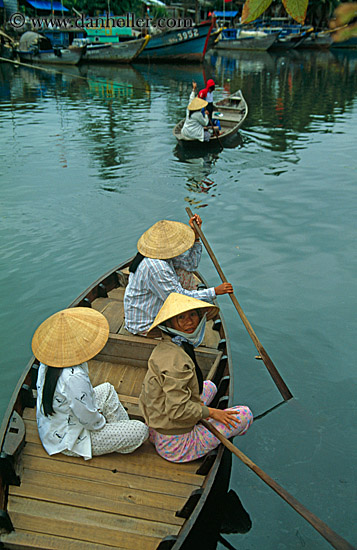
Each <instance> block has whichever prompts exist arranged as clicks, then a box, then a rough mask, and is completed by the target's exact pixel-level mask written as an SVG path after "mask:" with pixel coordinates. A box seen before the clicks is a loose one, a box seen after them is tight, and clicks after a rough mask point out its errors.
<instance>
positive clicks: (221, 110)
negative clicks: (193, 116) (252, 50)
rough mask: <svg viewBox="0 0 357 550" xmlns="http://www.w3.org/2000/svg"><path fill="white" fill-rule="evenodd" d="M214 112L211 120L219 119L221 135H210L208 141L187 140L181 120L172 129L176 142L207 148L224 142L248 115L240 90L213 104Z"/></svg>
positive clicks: (183, 121)
mask: <svg viewBox="0 0 357 550" xmlns="http://www.w3.org/2000/svg"><path fill="white" fill-rule="evenodd" d="M215 106H216V107H217V108H216V111H214V112H213V114H212V118H213V119H215V118H217V119H219V121H220V123H221V134H220V135H219V136H218V137H217V136H216V135H214V134H212V137H211V139H210V140H209V141H199V140H197V139H189V138H187V137H186V136H184V135H183V134H181V130H182V127H183V125H184V124H185V119H182V120H181V121H180V122H179V123H178V124H176V126H175V128H174V129H173V134H174V136H175V138H176V139H177V141H178V142H180V143H182V144H187V145H188V144H190V145H192V144H195V145H202V146H203V147H204V146H207V145H209V144H211V143H219V142H220V141H221V140H224V139H226V138H228V137H231V136H233V135H234V134H236V133H237V132H238V130H239V128H240V127H241V126H242V124H243V122H244V121H245V119H246V117H247V114H248V105H247V102H246V101H245V99H244V97H243V94H242V92H241V90H238V91H237V92H235V93H234V94H231V95H230V96H228V97H225V98H224V99H221V100H220V101H217V102H215Z"/></svg>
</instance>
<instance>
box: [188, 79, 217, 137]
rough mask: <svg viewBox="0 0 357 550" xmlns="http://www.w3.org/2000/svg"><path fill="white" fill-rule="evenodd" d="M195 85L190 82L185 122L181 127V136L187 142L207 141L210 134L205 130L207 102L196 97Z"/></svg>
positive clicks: (207, 122)
mask: <svg viewBox="0 0 357 550" xmlns="http://www.w3.org/2000/svg"><path fill="white" fill-rule="evenodd" d="M196 92H197V84H196V82H192V92H191V95H190V99H189V104H188V107H187V110H186V120H185V123H184V125H183V127H182V130H181V134H182V135H183V136H184V137H185V138H186V139H187V140H198V141H209V140H210V138H211V134H210V133H209V132H208V130H207V129H206V126H207V125H208V124H209V118H208V112H206V110H205V109H206V107H207V101H206V100H205V99H201V98H199V97H196Z"/></svg>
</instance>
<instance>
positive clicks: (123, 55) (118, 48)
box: [73, 35, 150, 63]
mask: <svg viewBox="0 0 357 550" xmlns="http://www.w3.org/2000/svg"><path fill="white" fill-rule="evenodd" d="M149 40H150V36H149V35H148V36H146V37H145V38H140V39H138V40H127V41H125V42H115V43H114V42H112V43H110V42H108V43H87V45H86V51H85V53H84V55H83V57H82V61H84V62H88V63H131V62H132V61H134V59H136V57H137V56H138V55H139V54H140V53H141V52H142V51H143V49H144V48H145V46H146V45H147V43H148V42H149ZM73 43H75V44H79V43H84V42H83V40H81V39H75V40H74V41H73Z"/></svg>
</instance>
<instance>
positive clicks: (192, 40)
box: [136, 20, 221, 62]
mask: <svg viewBox="0 0 357 550" xmlns="http://www.w3.org/2000/svg"><path fill="white" fill-rule="evenodd" d="M213 24H214V20H213V21H212V22H211V21H206V22H203V23H200V24H199V25H196V26H194V27H192V28H190V29H175V30H169V31H165V32H161V33H158V34H156V35H154V36H152V37H151V39H150V42H149V44H148V45H147V46H146V48H145V49H144V51H142V52H141V54H140V55H139V56H138V57H137V59H136V61H150V62H151V61H175V62H176V61H178V62H186V61H203V59H204V56H205V54H206V51H207V50H208V49H209V48H210V47H211V46H213V44H214V41H215V40H216V39H217V37H218V36H219V33H220V32H221V31H220V30H214V31H213Z"/></svg>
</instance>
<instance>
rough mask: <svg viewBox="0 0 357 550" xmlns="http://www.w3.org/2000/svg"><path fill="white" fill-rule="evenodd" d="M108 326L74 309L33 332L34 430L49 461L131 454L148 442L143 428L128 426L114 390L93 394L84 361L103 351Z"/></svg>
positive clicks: (81, 309) (102, 386)
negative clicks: (35, 363) (35, 366)
mask: <svg viewBox="0 0 357 550" xmlns="http://www.w3.org/2000/svg"><path fill="white" fill-rule="evenodd" d="M108 336H109V325H108V321H107V320H106V318H105V317H104V315H102V314H101V313H99V312H98V311H95V310H93V309H90V308H86V307H74V308H70V309H65V310H62V311H59V312H58V313H55V314H54V315H52V316H51V317H49V318H48V319H46V321H44V322H43V323H42V324H41V325H40V326H39V327H38V328H37V330H36V332H35V334H34V336H33V339H32V351H33V353H34V355H35V357H36V358H37V359H38V360H39V361H40V366H39V369H38V377H37V411H36V417H37V425H38V431H39V435H40V439H41V442H42V445H43V446H44V448H45V450H46V451H47V453H48V454H49V455H53V454H56V453H64V454H66V455H70V456H81V457H83V458H84V459H85V460H88V459H90V458H92V456H94V455H101V454H106V453H112V452H118V453H131V452H133V451H134V450H135V449H137V448H138V447H139V446H140V445H141V444H142V443H143V442H144V441H145V440H146V439H147V437H148V429H147V426H146V425H145V424H144V423H143V422H139V421H137V420H130V419H129V416H128V414H127V412H126V410H125V409H124V407H123V406H122V405H121V403H120V402H119V398H118V395H117V393H116V391H115V389H114V387H113V386H112V385H111V384H109V383H108V382H105V383H104V384H100V385H99V386H97V387H95V388H93V386H92V384H91V382H90V379H89V374H88V365H87V361H89V359H92V358H93V357H94V356H95V355H97V353H99V352H100V351H101V350H102V348H103V347H104V346H105V344H106V342H107V340H108Z"/></svg>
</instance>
